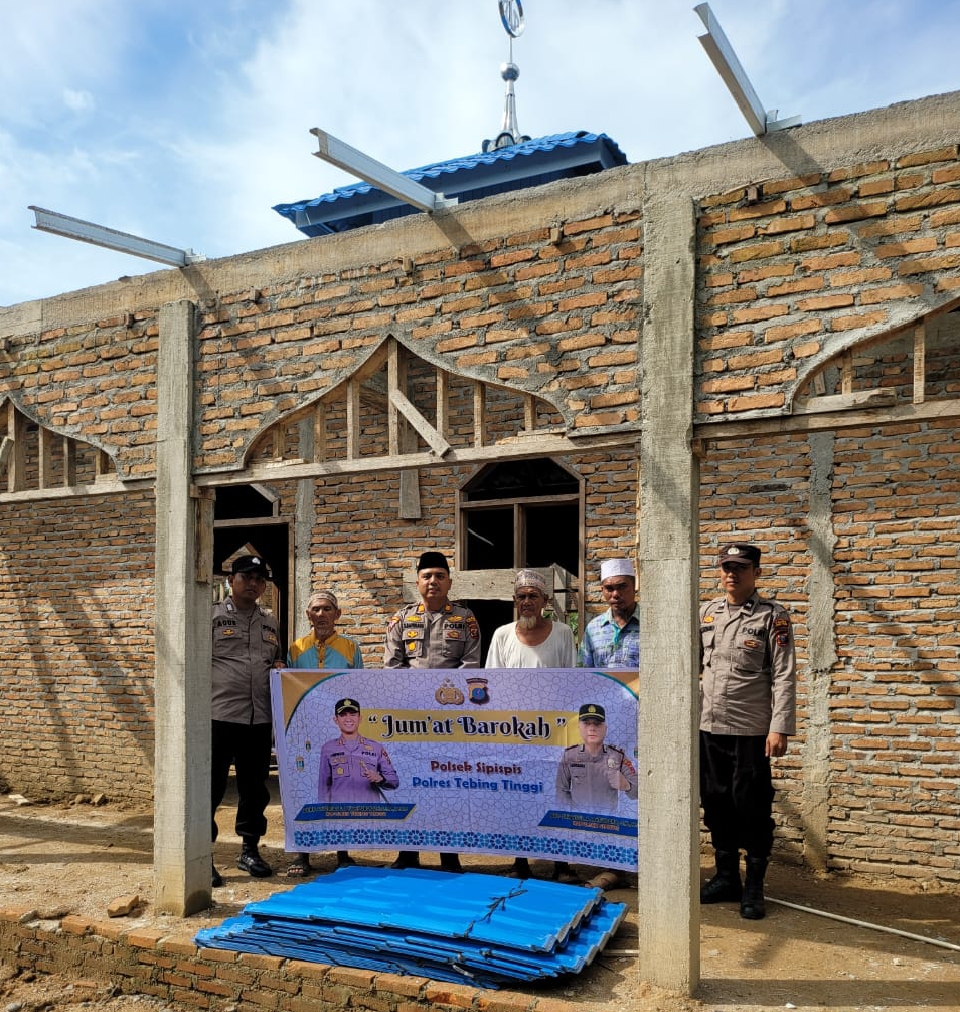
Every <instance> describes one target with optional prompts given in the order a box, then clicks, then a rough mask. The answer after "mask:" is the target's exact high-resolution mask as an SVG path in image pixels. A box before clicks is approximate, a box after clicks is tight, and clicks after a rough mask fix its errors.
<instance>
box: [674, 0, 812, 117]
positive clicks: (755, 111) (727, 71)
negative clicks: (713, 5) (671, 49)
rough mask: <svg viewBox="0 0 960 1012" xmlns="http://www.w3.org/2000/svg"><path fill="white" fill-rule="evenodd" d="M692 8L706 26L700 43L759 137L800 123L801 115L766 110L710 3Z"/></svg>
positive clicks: (699, 36)
mask: <svg viewBox="0 0 960 1012" xmlns="http://www.w3.org/2000/svg"><path fill="white" fill-rule="evenodd" d="M693 9H694V11H696V13H697V14H698V15H699V16H700V20H701V21H702V22H703V26H704V28H706V30H707V34H706V35H698V36H697V38H698V39H699V41H700V45H702V46H703V48H704V49H705V50H706V52H707V56H709V57H710V61H711V62H712V63H713V65H714V67H716V68H717V73H718V74H719V75H720V76H721V77H722V78H723V83H724V84H725V85H726V86H727V87H728V88H729V89H730V93H731V94H732V95H733V97H734V99H735V100H736V103H737V105H738V106H739V107H740V111H741V112H742V113H743V115H744V118H745V119H746V121H747V122H748V123H749V124H750V129H751V130H752V131H753V132H754V134H755V135H756V136H757V137H762V136H763V135H764V134H765V133H768V132H769V131H771V130H783V129H785V128H786V127H792V126H798V125H799V124H800V117H799V116H791V117H790V118H789V119H782V120H778V119H776V115H777V113H776V110H774V112H773V113H772V114H768V113H767V112H766V111H765V110H764V108H763V104H762V103H761V102H760V99H759V98H758V97H757V93H756V92H755V91H754V90H753V85H752V84H751V83H750V78H749V77H747V72H746V71H745V70H744V69H743V67H742V66H741V64H740V61H739V60H738V59H737V54H736V53H735V52H734V49H733V46H731V45H730V40H729V39H728V38H727V36H726V35H725V34H724V31H723V29H722V28H721V27H720V22H719V21H717V19H716V18H715V17H714V16H713V11H711V10H710V4H708V3H702V4H697V6H696V7H694V8H693Z"/></svg>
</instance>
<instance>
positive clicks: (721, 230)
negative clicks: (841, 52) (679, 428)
mask: <svg viewBox="0 0 960 1012" xmlns="http://www.w3.org/2000/svg"><path fill="white" fill-rule="evenodd" d="M958 180H960V161H958V158H957V146H956V145H950V146H949V147H946V148H940V149H937V150H934V151H927V152H923V153H920V154H910V155H906V156H904V157H902V158H898V159H879V160H876V161H872V162H868V163H864V164H859V165H851V166H843V167H840V168H836V169H833V170H832V171H826V170H825V171H823V172H814V173H811V174H810V175H806V176H801V177H795V178H792V179H785V180H775V181H767V182H763V183H759V184H757V186H754V187H742V188H738V189H736V190H733V191H731V192H729V193H724V194H720V195H717V196H714V197H710V198H707V199H705V200H703V201H701V205H700V206H701V214H700V217H699V223H698V224H699V245H698V265H699V271H698V281H697V288H698V291H697V304H696V312H697V363H698V364H697V372H698V378H699V382H698V389H697V398H696V412H697V415H698V416H699V417H700V418H702V419H703V418H709V417H713V416H717V415H719V414H721V413H723V414H727V415H729V414H735V413H741V412H747V411H759V410H769V409H776V408H783V407H785V406H786V405H787V404H789V403H790V401H791V398H792V395H793V393H794V390H795V388H796V387H797V385H798V383H799V381H800V380H801V379H802V372H803V370H804V369H806V368H807V367H808V365H809V362H808V360H814V359H816V358H822V357H823V353H829V354H833V353H835V352H836V351H837V350H839V349H840V348H841V347H847V346H850V345H852V344H854V343H855V342H856V341H859V340H862V339H863V338H864V337H869V336H872V335H875V334H879V333H882V332H883V331H885V330H890V329H893V328H894V327H896V326H899V325H901V324H903V323H905V322H907V320H908V319H909V318H910V317H911V316H919V315H922V313H923V312H925V311H927V310H928V309H930V308H933V307H934V306H942V305H947V304H949V303H950V300H951V298H953V297H954V293H955V292H956V290H957V289H958V288H960V186H958V185H956V184H957V181H958ZM921 296H922V297H923V302H920V301H918V300H919V298H920V297H921Z"/></svg>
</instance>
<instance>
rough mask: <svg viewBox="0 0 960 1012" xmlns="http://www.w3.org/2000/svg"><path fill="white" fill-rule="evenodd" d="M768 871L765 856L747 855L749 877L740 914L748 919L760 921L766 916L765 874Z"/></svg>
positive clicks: (745, 882) (741, 902)
mask: <svg viewBox="0 0 960 1012" xmlns="http://www.w3.org/2000/svg"><path fill="white" fill-rule="evenodd" d="M766 873H767V859H766V858H765V857H750V856H748V857H747V877H746V880H745V881H744V883H743V899H741V900H740V916H741V917H745V918H746V919H747V920H748V921H759V920H760V919H761V918H762V917H766V914H767V906H766V904H765V903H764V901H763V876H764V875H766Z"/></svg>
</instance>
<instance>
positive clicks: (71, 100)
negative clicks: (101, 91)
mask: <svg viewBox="0 0 960 1012" xmlns="http://www.w3.org/2000/svg"><path fill="white" fill-rule="evenodd" d="M63 104H64V105H65V106H66V107H67V108H68V109H69V110H70V111H71V112H89V111H90V110H91V109H93V107H94V105H95V102H94V100H93V95H91V94H90V92H89V91H74V89H73V88H64V89H63Z"/></svg>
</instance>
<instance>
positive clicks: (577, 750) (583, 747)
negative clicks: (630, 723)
mask: <svg viewBox="0 0 960 1012" xmlns="http://www.w3.org/2000/svg"><path fill="white" fill-rule="evenodd" d="M579 721H580V737H581V738H582V739H583V741H582V742H581V743H580V744H579V745H570V746H568V747H567V748H566V749H564V752H563V756H562V757H561V758H560V765H559V766H558V767H557V801H558V803H560V804H562V805H565V806H566V807H567V808H572V809H575V810H576V811H578V812H591V813H602V812H615V811H616V810H617V804H618V803H619V801H620V792H621V791H623V792H624V793H625V794H626V795H627V797H628V798H633V799H634V800H636V797H637V771H636V768H635V767H634V765H633V763H632V762H630V760H629V759H628V758H627V755H626V753H625V752H624V751H623V749H621V748H617V746H616V745H610V744H608V743H606V742H605V741H604V738H605V737H606V734H607V713H606V710H604V708H603V707H602V706H601V705H600V704H599V703H585V704H584V705H583V706H581V707H580V713H579Z"/></svg>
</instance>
